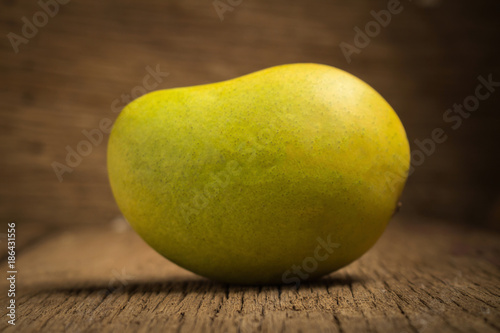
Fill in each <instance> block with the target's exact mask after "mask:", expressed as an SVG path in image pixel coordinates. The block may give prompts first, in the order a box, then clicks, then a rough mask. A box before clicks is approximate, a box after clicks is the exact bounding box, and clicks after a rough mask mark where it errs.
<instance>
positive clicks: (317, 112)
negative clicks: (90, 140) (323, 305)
mask: <svg viewBox="0 0 500 333" xmlns="http://www.w3.org/2000/svg"><path fill="white" fill-rule="evenodd" d="M409 163H410V152H409V145H408V140H407V138H406V133H405V130H404V128H403V126H402V124H401V122H400V120H399V118H398V117H397V115H396V113H395V112H394V111H393V109H392V108H391V106H390V105H389V104H388V103H387V102H386V101H385V100H384V99H383V98H382V97H381V96H380V95H379V94H378V93H377V92H376V91H375V90H374V89H373V88H371V87H370V86H369V85H367V84H366V83H364V82H363V81H361V80H360V79H358V78H356V77H354V76H352V75H350V74H348V73H346V72H344V71H342V70H339V69H336V68H333V67H330V66H325V65H318V64H291V65H282V66H277V67H272V68H268V69H265V70H262V71H258V72H255V73H252V74H249V75H245V76H242V77H239V78H236V79H233V80H229V81H224V82H219V83H213V84H207V85H200V86H193V87H185V88H176V89H168V90H159V91H154V92H151V93H148V94H146V95H144V96H142V97H140V98H138V99H136V100H135V101H133V102H131V103H130V104H129V105H127V107H125V109H124V110H123V111H122V112H121V114H120V116H119V117H118V119H117V121H116V123H115V124H114V127H113V130H112V133H111V136H110V139H109V146H108V171H109V179H110V183H111V187H112V190H113V194H114V196H115V198H116V201H117V203H118V206H119V207H120V209H121V211H122V213H123V215H124V216H125V217H126V219H127V220H128V221H129V223H130V224H131V225H132V227H133V228H134V229H135V230H136V231H137V233H138V234H139V235H140V236H141V237H142V238H143V239H144V240H145V241H146V242H147V243H148V244H149V245H150V246H151V247H152V248H154V249H155V250H156V251H158V252H159V253H160V254H162V255H163V256H165V257H166V258H168V259H169V260H171V261H172V262H174V263H176V264H178V265H180V266H182V267H184V268H186V269H188V270H190V271H192V272H194V273H197V274H200V275H202V276H205V277H208V278H212V279H215V280H219V281H223V282H229V283H238V284H263V283H295V284H298V283H300V281H303V280H306V279H311V278H316V277H320V276H322V275H324V274H328V273H330V272H332V271H335V270H337V269H339V268H341V267H343V266H345V265H347V264H349V263H350V262H352V261H353V260H355V259H357V258H359V257H360V256H361V255H362V254H363V253H365V252H366V251H367V250H368V249H369V248H370V247H371V246H372V245H373V244H374V243H375V242H376V240H377V239H378V238H379V237H380V236H381V234H382V233H383V231H384V229H385V227H386V225H387V223H388V221H389V219H390V218H391V216H392V214H393V212H394V210H395V208H396V205H397V202H398V198H399V196H400V194H401V192H402V190H403V187H404V183H405V181H406V175H407V171H408V168H409ZM166 278H167V277H166Z"/></svg>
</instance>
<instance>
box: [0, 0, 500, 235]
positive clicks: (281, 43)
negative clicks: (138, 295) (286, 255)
mask: <svg viewBox="0 0 500 333" xmlns="http://www.w3.org/2000/svg"><path fill="white" fill-rule="evenodd" d="M223 2H225V1H224V0H223ZM233 3H234V2H233ZM402 5H403V8H404V9H403V11H402V12H401V13H400V14H397V15H394V16H393V17H392V21H391V23H390V24H389V25H388V26H387V27H386V28H383V29H382V31H381V32H380V34H379V35H378V36H376V37H374V38H373V39H372V41H371V43H370V45H368V46H367V47H366V48H364V49H362V51H361V53H360V54H354V55H353V56H352V62H351V63H350V64H349V63H347V61H346V59H345V58H344V57H343V54H342V52H341V50H340V48H339V44H340V43H341V42H343V41H344V42H348V43H351V44H352V43H353V38H354V30H353V28H354V27H356V26H358V27H364V25H365V24H366V23H368V22H369V21H370V20H372V17H371V16H370V11H371V10H376V11H378V10H381V9H385V8H386V7H387V1H347V0H341V1H320V0H317V1H297V0H288V1H284V0H275V1H264V0H259V1H257V0H243V1H242V2H241V4H239V5H238V6H236V7H234V8H233V10H232V11H228V12H226V13H224V17H223V18H224V19H223V20H222V21H221V20H220V18H219V17H218V15H217V13H216V11H215V9H214V6H213V3H212V1H208V0H207V1H193V0H189V1H186V0H182V1H180V0H172V1H152V0H145V1H132V0H123V1H98V0H86V1H83V0H72V1H70V2H69V3H68V4H66V5H60V8H59V13H58V14H57V15H55V16H54V17H53V18H50V19H49V20H48V23H47V24H46V25H45V26H43V27H41V28H39V31H38V33H37V34H36V36H34V37H32V38H30V39H29V42H28V43H27V44H21V45H19V52H18V53H15V52H14V50H13V47H12V45H11V43H10V42H9V40H8V38H7V37H6V36H7V34H8V33H9V32H13V33H16V34H18V35H20V34H21V29H22V26H23V21H22V17H24V16H26V17H27V18H28V19H29V20H30V21H32V17H33V15H34V14H35V13H37V12H38V11H40V10H41V9H40V7H39V5H38V4H37V2H36V1H30V2H27V1H23V2H21V1H15V0H3V1H1V2H0V20H1V24H0V26H1V30H2V42H1V44H0V73H1V86H0V106H1V111H0V153H1V162H0V163H1V165H0V179H1V186H0V205H1V206H0V219H1V220H2V221H8V220H16V221H18V222H19V223H37V224H46V225H49V226H52V225H61V224H63V225H64V224H80V223H102V222H103V221H109V220H111V219H112V218H115V217H116V216H118V215H119V211H118V209H117V206H116V204H115V202H114V200H113V197H112V195H111V191H110V188H109V185H108V181H107V174H106V160H105V156H106V144H105V142H103V143H101V144H100V145H98V146H97V147H94V149H93V151H92V153H91V154H90V155H89V156H87V157H85V158H84V159H83V161H82V163H81V164H80V165H79V166H78V167H76V168H75V169H74V171H73V172H72V173H71V174H65V175H64V181H63V182H59V181H58V179H57V177H56V175H55V173H54V171H53V169H52V167H51V163H52V162H54V161H58V162H61V163H64V160H65V156H66V150H65V147H66V146H68V145H69V146H71V147H73V148H76V145H77V144H78V142H80V141H81V140H82V139H85V137H84V136H83V134H82V133H81V132H82V130H84V129H86V130H91V129H93V128H97V127H98V126H99V122H100V120H101V119H103V118H110V119H113V120H114V119H115V118H116V117H117V115H118V114H117V113H116V112H113V111H112V102H113V100H115V99H116V98H120V96H121V95H122V94H124V93H130V92H131V90H132V89H133V88H134V87H136V86H138V85H139V86H140V85H142V80H143V78H144V77H145V75H146V74H147V70H146V68H147V66H150V67H152V68H155V67H156V66H157V65H159V66H160V68H161V70H162V71H166V72H169V76H168V77H166V78H165V79H164V80H163V82H161V83H160V84H159V85H158V89H160V88H171V87H177V86H186V85H194V84H202V83H209V82H214V81H219V80H225V79H229V78H233V77H236V76H239V75H242V74H246V73H249V72H253V71H256V70H259V69H262V68H265V67H269V66H273V65H278V64H283V63H294V62H317V63H325V64H329V65H333V66H336V67H340V68H342V69H345V70H347V71H349V72H351V73H353V74H355V75H357V76H359V77H360V78H362V79H364V80H365V81H367V82H368V83H369V84H371V85H372V86H373V87H375V89H377V90H378V91H379V92H380V93H381V94H382V95H383V96H384V97H385V98H386V99H387V100H388V101H389V102H390V104H392V106H393V107H394V108H395V110H396V111H397V112H398V114H399V115H400V117H401V119H402V121H403V123H404V124H405V126H406V128H407V133H408V136H409V139H410V141H412V142H413V140H415V139H417V138H418V139H424V138H427V137H429V135H430V133H431V131H432V130H433V129H434V128H436V127H443V128H444V129H445V130H446V133H447V135H448V140H447V141H446V142H445V143H443V144H441V145H439V146H438V147H437V148H436V152H435V154H433V155H432V156H430V157H428V158H427V159H426V161H425V163H424V164H423V165H422V166H420V167H418V169H417V170H416V172H415V173H414V174H413V175H412V177H411V178H410V180H409V182H408V186H407V188H406V191H405V194H404V197H403V203H404V208H403V211H402V214H408V215H418V216H431V217H439V218H445V219H447V220H448V221H451V222H456V223H460V222H468V223H474V224H482V225H490V226H495V225H497V222H498V216H499V215H500V212H499V211H500V191H499V186H498V185H499V183H500V176H499V174H498V170H499V169H500V162H499V161H500V159H499V157H498V153H499V149H498V143H499V138H500V136H499V134H498V130H497V127H498V122H499V120H500V116H499V110H498V105H499V100H500V91H499V92H496V93H495V94H494V95H493V96H492V97H491V98H489V99H488V100H486V101H484V102H481V105H480V107H479V110H478V111H476V112H475V113H474V114H473V115H472V116H471V117H470V118H468V119H466V120H465V121H464V123H463V125H462V126H461V127H460V128H459V129H458V130H456V131H453V130H451V129H450V127H449V125H448V124H445V123H444V122H443V119H442V116H443V113H444V111H445V110H446V109H447V108H449V107H451V106H452V105H453V104H454V103H461V102H462V101H463V99H464V98H465V97H466V96H468V95H470V94H472V93H474V88H475V87H476V85H477V77H478V76H479V75H483V76H487V75H488V74H490V73H492V74H493V77H494V78H496V80H497V81H500V70H499V69H500V67H499V59H500V48H499V47H498V45H499V44H498V41H497V37H498V34H499V32H500V29H499V20H498V13H499V12H500V2H498V1H495V0H491V1H481V2H478V1H475V2H474V1H450V0H421V1H417V0H414V1H409V0H408V1H402ZM105 140H107V136H106V137H105ZM412 148H415V145H414V144H412ZM495 216H496V218H495Z"/></svg>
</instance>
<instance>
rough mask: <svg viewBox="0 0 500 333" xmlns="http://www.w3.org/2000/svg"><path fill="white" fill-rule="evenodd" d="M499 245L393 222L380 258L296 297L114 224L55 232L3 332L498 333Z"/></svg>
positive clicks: (29, 259) (484, 235) (21, 281)
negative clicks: (206, 272)
mask: <svg viewBox="0 0 500 333" xmlns="http://www.w3.org/2000/svg"><path fill="white" fill-rule="evenodd" d="M18 237H22V234H19V236H18ZM499 240H500V235H499V234H494V233H491V232H485V231H481V230H477V229H470V228H465V227H460V228H457V227H456V226H452V225H449V224H442V223H440V222H438V221H419V223H418V224H416V223H415V221H408V220H401V219H396V220H395V221H393V222H391V224H390V226H389V228H388V230H387V231H386V233H385V234H384V235H383V237H382V238H381V239H380V241H379V242H378V243H377V244H376V245H375V247H374V248H373V249H372V250H370V251H369V252H368V253H367V254H366V255H365V256H363V257H362V258H361V259H360V260H358V261H356V262H355V263H353V264H351V265H350V266H348V267H346V268H344V269H342V270H340V271H338V272H336V273H334V274H332V275H329V276H327V277H325V278H323V279H320V280H317V281H315V282H308V283H302V284H301V285H300V286H299V288H298V289H296V288H295V286H289V285H288V286H287V285H285V286H255V287H253V286H250V287H246V286H232V285H225V284H220V283H217V282H212V281H209V280H207V279H204V278H201V277H198V276H196V275H194V274H192V273H190V272H187V271H185V270H183V269H181V268H179V267H177V266H175V265H174V264H171V263H170V262H168V261H167V260H165V259H164V258H163V257H161V256H160V255H158V254H157V253H156V252H154V251H153V250H152V249H151V248H149V247H148V246H147V245H146V244H145V243H144V242H143V241H142V240H141V239H140V238H139V237H138V236H137V235H136V234H135V233H134V232H133V231H132V230H130V229H129V228H128V227H127V225H126V224H125V222H124V221H120V220H115V221H114V222H113V223H110V224H106V225H103V226H101V227H95V226H89V227H78V228H71V229H66V230H61V231H59V232H53V233H51V234H50V235H49V236H45V237H44V241H43V242H38V243H37V244H35V245H34V246H31V247H28V248H27V249H25V250H24V251H22V252H21V254H20V255H19V257H18V267H19V274H18V289H19V291H20V294H19V295H18V297H17V303H18V310H17V311H18V319H17V322H16V326H15V328H14V327H11V326H10V325H8V324H7V323H6V320H5V315H4V314H5V310H2V311H1V312H0V313H2V318H4V319H2V321H0V330H2V331H3V332H17V331H20V332H21V331H22V332H117V331H120V332H191V333H194V332H342V333H348V332H384V333H385V332H398V333H399V332H440V333H441V332H498V331H499V330H500V283H499V282H500V281H499V280H500V262H499V260H498V258H499V253H500V245H499V244H500V242H499ZM4 264H5V262H4ZM4 264H3V265H2V266H1V267H0V269H2V270H3V269H5V265H4ZM5 288H6V285H5V281H2V282H1V284H0V290H5ZM1 296H2V297H3V298H2V299H1V301H0V304H6V303H5V302H6V300H5V295H4V294H3V292H2V294H1ZM2 308H3V307H2ZM3 309H4V308H3Z"/></svg>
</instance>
